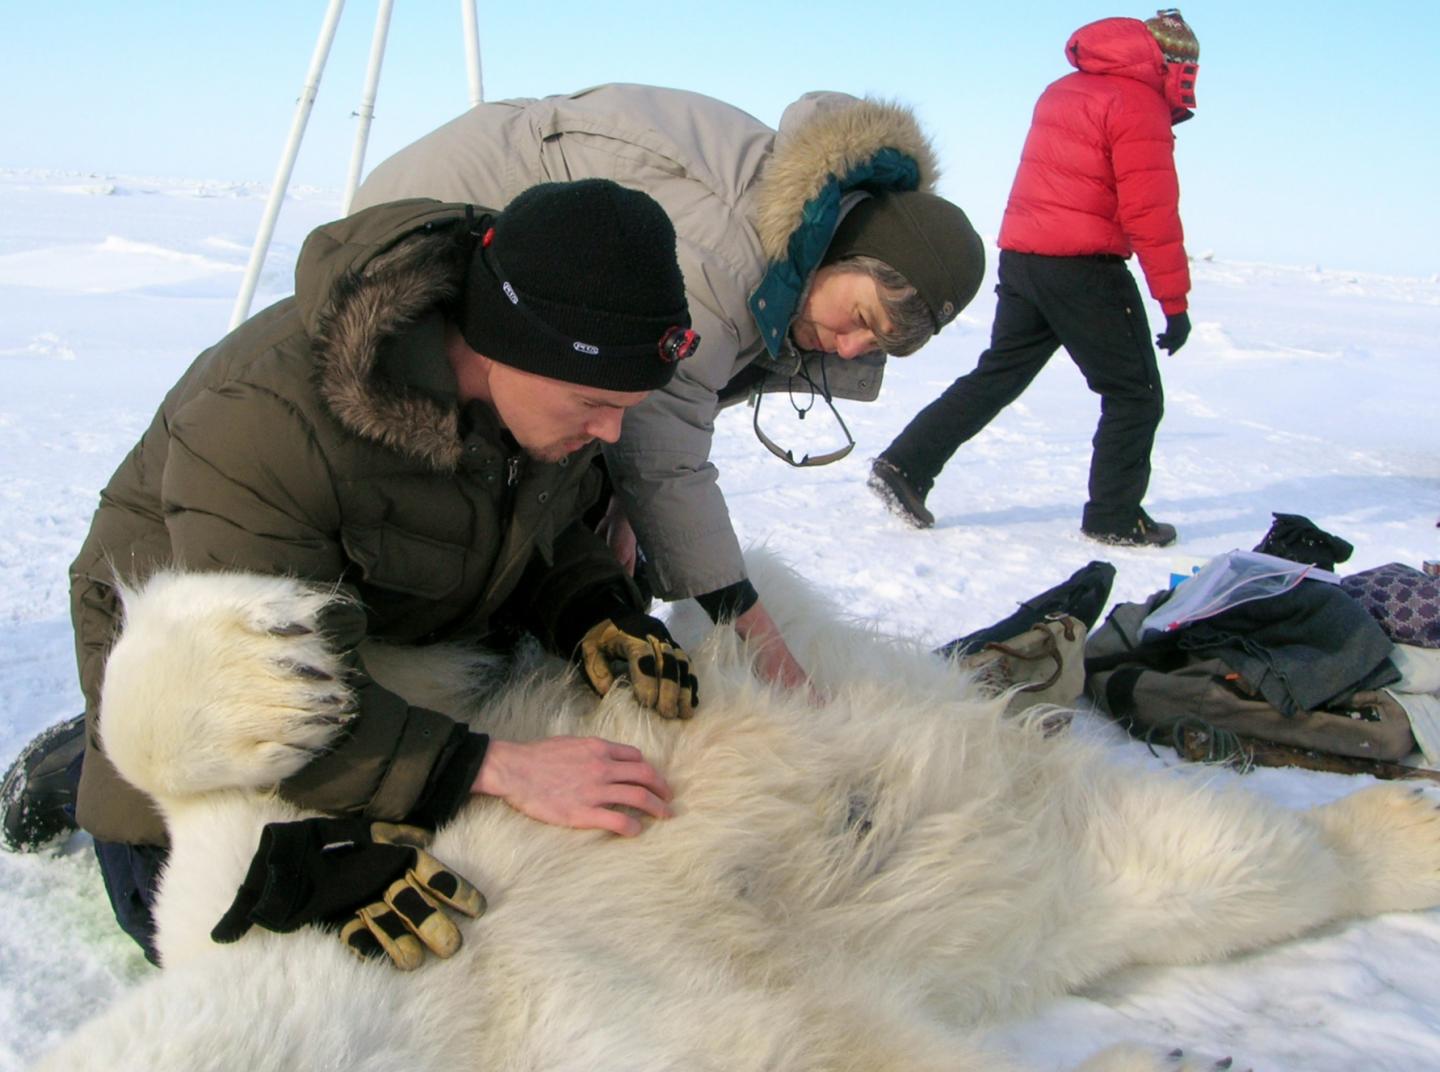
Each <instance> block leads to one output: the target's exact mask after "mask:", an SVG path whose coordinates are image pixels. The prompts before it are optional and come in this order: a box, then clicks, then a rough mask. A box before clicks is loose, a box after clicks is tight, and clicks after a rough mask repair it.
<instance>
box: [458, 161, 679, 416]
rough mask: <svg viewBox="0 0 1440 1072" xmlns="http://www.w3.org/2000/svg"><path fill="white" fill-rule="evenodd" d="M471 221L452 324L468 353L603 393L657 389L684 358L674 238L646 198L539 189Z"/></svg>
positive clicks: (572, 186) (591, 184)
mask: <svg viewBox="0 0 1440 1072" xmlns="http://www.w3.org/2000/svg"><path fill="white" fill-rule="evenodd" d="M479 222H480V226H479V228H478V230H479V232H480V235H479V240H478V241H477V242H476V244H475V252H474V254H473V256H472V257H471V260H470V268H469V271H468V272H467V273H466V278H465V289H464V295H463V301H464V305H463V308H462V310H461V316H460V330H461V334H462V335H464V337H465V341H466V343H468V344H469V346H470V347H471V349H473V350H476V351H478V352H479V353H482V354H484V355H485V356H486V357H488V358H490V359H491V360H492V361H498V362H500V363H501V364H503V365H509V366H511V367H512V368H517V369H521V370H523V371H525V372H533V373H535V374H536V375H539V376H548V377H550V378H551V379H556V380H565V381H566V382H568V383H578V384H583V385H585V386H587V387H600V388H605V389H607V390H611V391H653V390H655V389H656V388H659V387H664V386H665V384H667V383H669V382H670V377H671V376H672V375H674V373H675V363H676V362H677V361H678V360H680V359H681V358H683V357H686V356H688V355H689V354H690V353H692V352H693V351H694V349H695V346H696V344H697V343H698V341H699V337H698V336H697V335H696V334H695V333H694V332H693V331H691V330H690V312H689V309H688V308H687V307H686V304H685V283H684V280H683V279H682V277H681V275H680V265H679V262H678V261H677V260H676V258H675V228H674V227H673V226H672V225H671V223H670V218H669V217H668V216H666V215H665V211H664V210H663V209H662V208H661V207H660V206H659V205H658V204H657V203H656V202H655V200H654V199H653V198H651V197H650V196H649V195H648V194H643V193H640V192H639V191H637V190H627V189H625V188H624V187H623V186H620V185H618V184H617V183H614V182H611V181H610V180H608V179H584V180H581V181H579V182H550V183H544V184H543V185H540V186H533V187H531V188H530V189H528V190H526V191H524V192H523V193H521V194H520V195H519V196H518V197H516V198H515V199H514V200H513V201H511V202H510V204H509V205H508V206H507V207H506V209H505V210H504V211H503V212H501V213H500V214H499V215H498V216H495V217H493V218H491V219H488V220H486V219H483V218H482V219H481V220H480V221H479Z"/></svg>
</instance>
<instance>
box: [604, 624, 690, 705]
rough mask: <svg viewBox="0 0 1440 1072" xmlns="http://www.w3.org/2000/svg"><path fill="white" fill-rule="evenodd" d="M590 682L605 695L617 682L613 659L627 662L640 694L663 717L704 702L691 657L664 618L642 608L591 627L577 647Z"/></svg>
mask: <svg viewBox="0 0 1440 1072" xmlns="http://www.w3.org/2000/svg"><path fill="white" fill-rule="evenodd" d="M576 654H577V656H578V658H579V660H580V665H581V667H582V668H583V669H584V671H585V676H586V677H587V678H589V680H590V686H591V687H592V688H593V689H594V690H595V691H596V692H598V693H599V694H600V695H601V696H604V695H605V694H606V693H607V692H609V691H610V687H611V686H612V685H614V684H615V677H616V671H615V670H612V669H611V666H610V664H611V663H612V662H615V663H624V664H625V667H626V669H625V670H624V671H623V672H624V673H626V674H627V675H628V676H629V678H630V687H631V688H632V689H633V690H634V693H635V699H636V700H637V701H639V702H640V703H641V704H643V705H644V706H646V707H653V708H654V709H655V711H656V712H657V713H658V714H659V715H660V716H661V717H662V718H690V717H692V716H693V715H694V714H695V709H696V708H698V707H699V706H700V686H699V683H698V682H697V681H696V679H695V675H694V674H692V673H691V672H690V656H688V655H686V654H685V649H684V648H682V647H680V645H679V644H676V643H675V638H674V637H672V636H671V635H670V631H669V630H668V629H666V628H665V625H664V623H663V622H661V621H660V620H659V619H657V618H652V617H650V616H649V615H648V614H641V613H640V612H639V611H624V612H620V613H617V614H613V615H611V616H610V617H608V618H605V619H603V620H602V621H600V622H598V623H596V624H595V625H593V626H591V627H590V629H589V631H588V632H587V633H586V634H585V635H584V636H583V637H581V638H580V646H579V648H578V649H577V651H576Z"/></svg>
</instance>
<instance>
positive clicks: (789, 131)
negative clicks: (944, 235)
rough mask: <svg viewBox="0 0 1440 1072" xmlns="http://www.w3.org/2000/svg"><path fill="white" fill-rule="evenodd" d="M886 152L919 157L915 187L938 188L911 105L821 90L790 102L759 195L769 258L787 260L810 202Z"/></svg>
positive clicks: (758, 222)
mask: <svg viewBox="0 0 1440 1072" xmlns="http://www.w3.org/2000/svg"><path fill="white" fill-rule="evenodd" d="M882 149H893V150H896V151H897V152H899V153H900V154H902V155H903V156H906V157H909V158H910V159H911V160H912V161H914V164H915V168H916V172H917V176H916V186H915V187H914V188H915V189H919V190H927V191H929V190H933V189H934V187H935V183H936V182H937V181H938V179H939V177H940V169H939V164H938V163H937V161H936V159H935V151H934V149H933V147H932V146H931V144H930V139H929V138H928V137H926V136H925V133H924V131H922V130H921V129H920V123H919V121H918V120H916V118H915V114H914V112H912V111H911V110H910V109H909V108H907V107H905V106H904V105H903V104H896V103H892V102H887V101H880V100H868V99H867V100H856V99H855V98H853V97H847V96H844V95H843V94H838V93H823V92H816V93H807V94H805V96H803V97H801V98H800V99H799V100H797V101H795V102H794V103H792V104H791V105H790V106H789V107H787V108H786V109H785V114H784V115H783V116H782V117H781V119H780V133H779V135H778V136H777V137H776V139H775V152H774V155H773V156H772V157H771V158H770V162H769V163H768V164H767V165H766V167H765V171H764V172H763V173H762V174H761V176H760V183H759V186H758V189H757V193H756V202H757V206H758V207H757V210H756V214H755V217H756V218H755V227H756V230H757V231H758V232H759V235H760V243H761V245H762V247H763V248H764V250H765V255H766V256H767V257H768V258H769V259H770V260H772V261H774V260H780V259H782V258H784V257H785V256H786V253H787V247H788V245H789V242H790V236H791V235H792V234H794V233H795V231H796V230H797V229H799V228H800V227H801V226H802V225H803V224H804V223H805V206H806V205H808V204H809V203H810V202H812V201H814V200H815V199H816V198H817V197H819V196H820V195H821V193H822V192H824V190H825V188H826V187H827V185H828V184H829V183H830V182H832V181H840V182H841V183H842V184H843V182H844V180H845V178H846V177H847V176H849V175H851V174H853V173H855V172H857V171H859V170H860V169H862V168H863V167H865V166H866V165H868V164H869V163H870V162H871V161H872V160H873V159H874V158H875V155H876V154H877V153H878V152H880V151H881V150H882Z"/></svg>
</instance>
